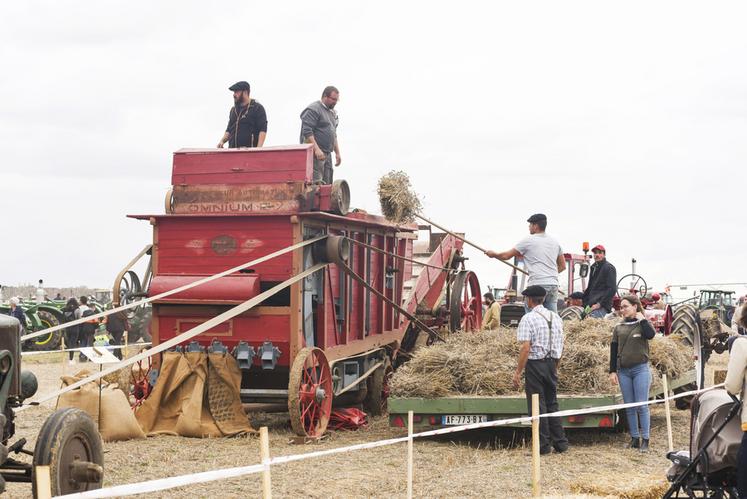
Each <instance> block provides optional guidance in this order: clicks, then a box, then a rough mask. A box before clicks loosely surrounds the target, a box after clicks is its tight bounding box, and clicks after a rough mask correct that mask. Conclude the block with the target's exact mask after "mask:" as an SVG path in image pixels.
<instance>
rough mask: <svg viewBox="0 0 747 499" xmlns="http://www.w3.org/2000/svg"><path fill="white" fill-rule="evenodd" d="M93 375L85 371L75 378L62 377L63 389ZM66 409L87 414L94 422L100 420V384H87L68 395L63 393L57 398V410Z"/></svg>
mask: <svg viewBox="0 0 747 499" xmlns="http://www.w3.org/2000/svg"><path fill="white" fill-rule="evenodd" d="M90 375H91V372H90V371H88V370H86V369H83V370H81V371H78V372H77V373H76V374H74V375H73V376H62V377H61V378H60V379H61V380H62V388H64V387H66V386H69V385H72V384H73V383H75V382H76V381H80V380H82V379H84V378H87V377H88V376H90ZM66 407H75V408H77V409H81V410H83V411H85V412H86V414H88V415H89V416H91V419H93V420H94V422H98V420H99V384H98V383H97V382H94V381H92V382H90V383H86V384H85V385H83V386H81V387H80V388H76V389H74V390H71V391H69V392H67V393H63V394H62V395H60V396H59V397H58V398H57V409H64V408H66Z"/></svg>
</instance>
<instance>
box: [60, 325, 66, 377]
mask: <svg viewBox="0 0 747 499" xmlns="http://www.w3.org/2000/svg"><path fill="white" fill-rule="evenodd" d="M60 350H61V351H62V375H63V376H64V375H65V371H66V370H67V369H66V368H65V364H66V359H65V357H67V352H66V351H65V334H64V329H63V334H62V339H61V340H60Z"/></svg>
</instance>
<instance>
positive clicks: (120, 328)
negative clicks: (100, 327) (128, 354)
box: [106, 304, 129, 360]
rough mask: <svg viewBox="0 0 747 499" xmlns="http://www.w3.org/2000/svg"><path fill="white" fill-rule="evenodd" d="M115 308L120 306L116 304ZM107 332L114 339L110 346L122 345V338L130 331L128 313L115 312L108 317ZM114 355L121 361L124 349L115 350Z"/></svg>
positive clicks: (122, 311)
mask: <svg viewBox="0 0 747 499" xmlns="http://www.w3.org/2000/svg"><path fill="white" fill-rule="evenodd" d="M114 306H115V307H118V306H119V305H117V304H114ZM106 330H107V331H108V332H109V334H110V335H111V337H112V341H111V342H110V343H109V344H110V345H121V344H122V337H123V336H124V334H125V331H127V330H129V324H128V323H127V313H126V312H125V311H124V310H120V311H119V312H115V313H113V314H111V315H110V316H108V317H107V321H106ZM114 355H115V356H116V357H117V358H118V359H120V360H121V359H122V349H121V348H116V349H114Z"/></svg>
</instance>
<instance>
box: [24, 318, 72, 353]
mask: <svg viewBox="0 0 747 499" xmlns="http://www.w3.org/2000/svg"><path fill="white" fill-rule="evenodd" d="M36 315H37V317H39V322H40V323H41V327H42V329H47V328H50V327H54V326H58V325H59V324H60V320H59V319H58V318H57V317H56V316H55V315H54V314H53V313H51V312H48V311H46V310H38V311H37V312H36ZM63 331H64V330H59V331H54V332H51V333H49V334H43V335H41V336H37V337H36V338H32V339H30V340H28V348H29V349H31V350H57V349H58V348H60V342H61V341H62V333H63Z"/></svg>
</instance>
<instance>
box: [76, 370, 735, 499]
mask: <svg viewBox="0 0 747 499" xmlns="http://www.w3.org/2000/svg"><path fill="white" fill-rule="evenodd" d="M721 387H723V384H720V385H715V386H711V387H709V388H704V389H702V390H692V391H688V392H682V393H678V394H676V395H674V396H672V397H669V398H668V400H674V399H678V398H681V397H689V396H691V395H696V394H698V393H703V392H707V391H709V390H714V389H716V388H721ZM663 402H665V400H664V399H657V400H646V401H643V402H632V403H628V404H615V405H607V406H600V407H589V408H586V409H574V410H566V411H557V412H554V413H548V414H540V415H539V416H538V417H539V418H551V417H563V416H575V415H581V414H594V413H598V412H608V411H612V410H620V409H627V408H630V407H638V406H643V405H652V404H660V403H663ZM532 419H534V418H533V417H532V416H522V417H516V418H509V419H500V420H496V421H488V422H485V423H473V424H468V425H461V426H454V427H449V428H442V429H438V430H431V431H424V432H420V433H415V434H413V438H423V437H430V436H434V435H443V434H446V433H456V432H461V431H466V430H474V429H478V428H488V427H494V426H505V425H510V424H517V423H525V422H530V421H532ZM407 440H408V437H406V436H405V437H398V438H390V439H386V440H378V441H375V442H367V443H363V444H356V445H349V446H346V447H337V448H335V449H327V450H322V451H315V452H308V453H305V454H294V455H290V456H278V457H273V458H272V459H270V460H269V465H275V464H286V463H291V462H294V461H301V460H304V459H312V458H317V457H324V456H329V455H332V454H341V453H347V452H353V451H357V450H364V449H374V448H376V447H383V446H386V445H394V444H398V443H402V442H407ZM266 464H267V463H264V464H263V463H260V464H254V465H251V466H245V467H242V468H226V469H221V470H213V471H206V472H201V473H193V474H188V475H179V476H174V477H170V478H160V479H157V480H148V481H145V482H138V483H131V484H125V485H117V486H115V487H108V488H105V489H97V490H91V491H88V492H83V493H79V494H69V495H66V496H61V497H65V498H70V499H72V498H76V499H77V498H81V499H82V498H90V497H115V496H127V495H133V494H141V493H145V492H156V491H159V490H166V489H171V488H175V487H183V486H185V485H192V484H196V483H205V482H210V481H215V480H222V479H225V478H235V477H238V476H244V475H249V474H253V473H259V472H261V471H263V470H264V469H265V465H266Z"/></svg>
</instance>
